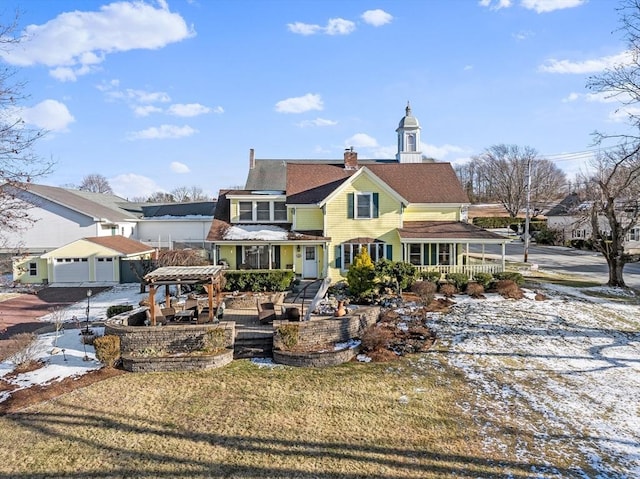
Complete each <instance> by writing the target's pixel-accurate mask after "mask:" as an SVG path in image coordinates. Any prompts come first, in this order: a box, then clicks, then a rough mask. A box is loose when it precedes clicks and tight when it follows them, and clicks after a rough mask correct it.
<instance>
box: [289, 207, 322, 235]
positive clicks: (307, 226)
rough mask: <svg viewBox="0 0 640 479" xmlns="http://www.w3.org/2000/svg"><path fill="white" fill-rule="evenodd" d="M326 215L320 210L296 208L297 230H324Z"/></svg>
mask: <svg viewBox="0 0 640 479" xmlns="http://www.w3.org/2000/svg"><path fill="white" fill-rule="evenodd" d="M323 222H324V215H323V214H322V209H320V208H296V221H295V224H296V230H299V231H305V230H322V229H323Z"/></svg>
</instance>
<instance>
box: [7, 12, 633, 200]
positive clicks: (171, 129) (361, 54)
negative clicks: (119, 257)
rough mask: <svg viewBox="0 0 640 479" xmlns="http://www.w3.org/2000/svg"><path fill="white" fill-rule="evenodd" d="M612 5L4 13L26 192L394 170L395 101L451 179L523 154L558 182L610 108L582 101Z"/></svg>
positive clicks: (619, 119) (619, 53)
mask: <svg viewBox="0 0 640 479" xmlns="http://www.w3.org/2000/svg"><path fill="white" fill-rule="evenodd" d="M617 5H618V2H617V1H614V0H479V1H478V0H447V1H444V0H430V1H417V0H413V1H412V0H403V1H399V0H390V1H387V0H377V1H375V2H374V1H361V0H350V1H339V0H323V1H319V0H315V1H314V0H239V1H238V0H155V1H154V0H145V1H142V0H141V1H114V2H109V1H96V0H57V1H50V0H29V1H28V2H25V1H24V0H3V1H2V4H0V19H1V22H2V23H1V24H2V25H7V24H9V23H10V22H11V21H13V20H14V18H15V13H16V11H18V12H19V13H18V24H17V29H16V32H15V33H16V34H23V35H24V37H23V40H22V41H21V42H20V44H19V45H17V46H16V47H15V48H13V49H11V50H5V51H2V52H0V62H2V64H3V65H4V66H9V67H11V68H15V70H16V75H15V78H16V79H17V80H19V81H24V82H25V86H24V89H23V92H24V93H25V94H26V95H28V97H27V98H26V99H25V100H24V101H23V102H22V103H21V105H20V106H21V109H20V110H19V111H18V112H17V113H16V114H19V115H20V118H22V119H23V120H24V121H25V123H26V124H27V125H29V126H31V127H35V128H42V129H45V130H47V132H48V133H47V135H46V136H45V138H43V139H41V140H39V141H38V142H37V143H36V146H35V152H36V154H38V155H39V156H40V157H42V158H44V159H46V160H52V161H53V162H55V165H54V169H53V171H52V173H51V174H49V175H48V176H46V177H44V178H40V179H38V182H39V183H43V184H48V185H53V186H69V185H79V184H80V183H81V182H82V179H83V178H84V177H85V176H86V175H90V174H100V175H103V176H105V177H106V178H107V179H108V181H109V183H110V185H111V187H112V188H113V190H114V192H115V193H116V194H118V195H120V196H122V197H124V198H128V199H133V198H139V197H144V196H148V195H150V194H152V193H154V192H157V191H164V192H169V191H171V190H172V189H174V188H177V187H182V186H187V187H192V186H196V187H200V188H202V189H203V191H204V192H205V193H207V194H208V195H211V196H213V197H216V196H217V194H218V191H219V190H220V189H223V188H232V187H242V186H243V185H244V182H245V180H246V176H247V173H248V168H249V151H250V149H254V150H255V157H256V158H257V159H342V157H343V152H344V150H345V148H348V147H354V149H355V151H357V152H358V156H359V158H394V157H395V153H396V148H397V146H396V145H397V136H396V132H395V129H396V128H397V126H398V122H399V121H400V120H401V118H402V117H403V116H404V113H405V107H406V105H407V102H410V105H411V108H412V112H413V115H414V116H415V117H416V118H417V119H418V121H419V122H420V126H421V128H422V130H421V139H422V145H421V151H422V153H423V154H425V155H426V156H429V157H433V158H436V159H437V160H439V161H447V162H451V163H453V164H454V165H455V164H459V163H464V162H465V161H469V159H470V158H471V157H472V156H474V155H478V154H480V153H482V151H483V150H484V149H486V148H488V147H490V146H492V145H496V144H516V145H519V146H530V147H532V148H535V149H536V150H537V151H538V152H539V153H540V154H541V156H542V157H545V158H548V159H550V160H552V161H554V162H555V163H556V164H557V166H558V167H559V168H561V169H563V170H564V171H565V172H566V173H567V175H568V176H569V177H572V176H573V175H574V174H575V173H576V172H578V171H581V170H582V169H583V168H584V165H585V161H586V160H587V159H588V157H589V155H591V154H592V153H593V152H595V151H597V148H596V146H595V145H594V143H593V141H594V139H593V136H592V133H593V132H594V131H596V130H597V131H601V132H605V133H616V132H619V131H620V130H621V129H624V128H625V122H624V120H625V110H624V108H622V109H621V108H620V105H619V104H616V103H614V102H612V101H611V100H610V99H606V98H604V96H602V95H597V94H594V93H593V92H591V91H589V90H588V89H587V88H586V83H587V79H588V78H589V77H590V76H591V75H597V74H598V73H600V72H602V71H603V70H604V69H605V68H608V67H611V66H612V65H614V64H616V63H620V62H622V61H624V59H625V47H626V45H625V42H624V41H623V35H622V33H621V32H620V31H619V25H620V23H619V14H618V12H617V11H616V6H617Z"/></svg>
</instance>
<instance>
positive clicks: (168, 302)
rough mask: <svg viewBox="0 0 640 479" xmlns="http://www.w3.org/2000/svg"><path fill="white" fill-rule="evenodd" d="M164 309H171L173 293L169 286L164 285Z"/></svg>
mask: <svg viewBox="0 0 640 479" xmlns="http://www.w3.org/2000/svg"><path fill="white" fill-rule="evenodd" d="M164 307H165V308H170V307H171V293H170V290H169V285H168V284H165V285H164Z"/></svg>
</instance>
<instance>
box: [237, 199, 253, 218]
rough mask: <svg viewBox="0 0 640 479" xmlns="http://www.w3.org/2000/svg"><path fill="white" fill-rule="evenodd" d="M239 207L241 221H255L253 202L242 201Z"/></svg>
mask: <svg viewBox="0 0 640 479" xmlns="http://www.w3.org/2000/svg"><path fill="white" fill-rule="evenodd" d="M238 208H239V210H240V212H239V213H240V214H239V216H240V221H253V202H251V201H240V202H239V203H238Z"/></svg>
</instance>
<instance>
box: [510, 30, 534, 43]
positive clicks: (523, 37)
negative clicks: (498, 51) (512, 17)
mask: <svg viewBox="0 0 640 479" xmlns="http://www.w3.org/2000/svg"><path fill="white" fill-rule="evenodd" d="M533 35H534V34H533V32H530V31H528V30H522V31H519V32H517V33H514V34H513V35H512V36H513V38H515V39H516V40H518V41H519V42H521V41H524V40H526V39H528V38H531V37H533Z"/></svg>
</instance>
